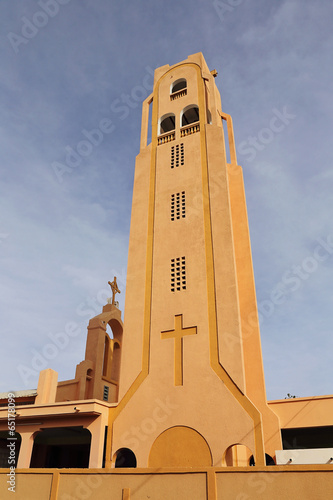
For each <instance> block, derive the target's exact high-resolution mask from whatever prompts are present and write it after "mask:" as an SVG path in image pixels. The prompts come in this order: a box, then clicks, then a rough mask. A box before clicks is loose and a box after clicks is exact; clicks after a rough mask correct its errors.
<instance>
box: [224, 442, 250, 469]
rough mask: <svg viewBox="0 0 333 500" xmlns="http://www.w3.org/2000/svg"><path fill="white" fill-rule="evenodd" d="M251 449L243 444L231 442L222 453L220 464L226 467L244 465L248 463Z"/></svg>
mask: <svg viewBox="0 0 333 500" xmlns="http://www.w3.org/2000/svg"><path fill="white" fill-rule="evenodd" d="M251 456H252V457H253V455H252V451H251V450H250V448H248V447H247V446H245V445H244V444H240V443H237V444H233V445H231V446H229V447H228V448H227V449H226V450H225V452H224V455H223V458H222V465H223V466H227V467H246V466H248V465H251V464H249V461H250V458H251Z"/></svg>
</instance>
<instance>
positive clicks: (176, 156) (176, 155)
mask: <svg viewBox="0 0 333 500" xmlns="http://www.w3.org/2000/svg"><path fill="white" fill-rule="evenodd" d="M184 164H185V149H184V143H183V142H182V143H181V144H177V145H176V146H171V158H170V167H171V168H174V167H179V166H183V165H184Z"/></svg>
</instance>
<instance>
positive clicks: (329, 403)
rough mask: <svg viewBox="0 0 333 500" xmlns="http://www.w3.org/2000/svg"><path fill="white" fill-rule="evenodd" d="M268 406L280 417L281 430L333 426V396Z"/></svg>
mask: <svg viewBox="0 0 333 500" xmlns="http://www.w3.org/2000/svg"><path fill="white" fill-rule="evenodd" d="M268 406H269V408H271V409H272V410H273V411H274V413H276V415H278V417H279V419H280V425H281V429H289V428H293V427H294V428H295V427H317V426H326V425H332V420H333V419H332V415H333V395H329V396H314V397H310V398H295V399H293V398H292V399H281V400H276V401H269V402H268Z"/></svg>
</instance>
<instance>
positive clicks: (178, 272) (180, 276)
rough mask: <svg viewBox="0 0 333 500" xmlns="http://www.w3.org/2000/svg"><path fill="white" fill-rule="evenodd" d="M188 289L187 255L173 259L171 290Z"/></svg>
mask: <svg viewBox="0 0 333 500" xmlns="http://www.w3.org/2000/svg"><path fill="white" fill-rule="evenodd" d="M181 290H186V265H185V257H177V258H176V259H171V291H172V292H180V291H181Z"/></svg>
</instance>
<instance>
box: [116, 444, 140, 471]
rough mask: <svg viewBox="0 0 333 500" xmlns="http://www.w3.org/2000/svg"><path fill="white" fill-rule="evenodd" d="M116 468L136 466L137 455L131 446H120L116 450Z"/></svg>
mask: <svg viewBox="0 0 333 500" xmlns="http://www.w3.org/2000/svg"><path fill="white" fill-rule="evenodd" d="M115 455H116V463H115V468H116V469H118V468H121V467H132V468H133V467H136V456H135V454H134V453H133V451H132V450H130V449H129V448H120V449H119V450H118V451H117V452H116V454H115Z"/></svg>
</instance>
